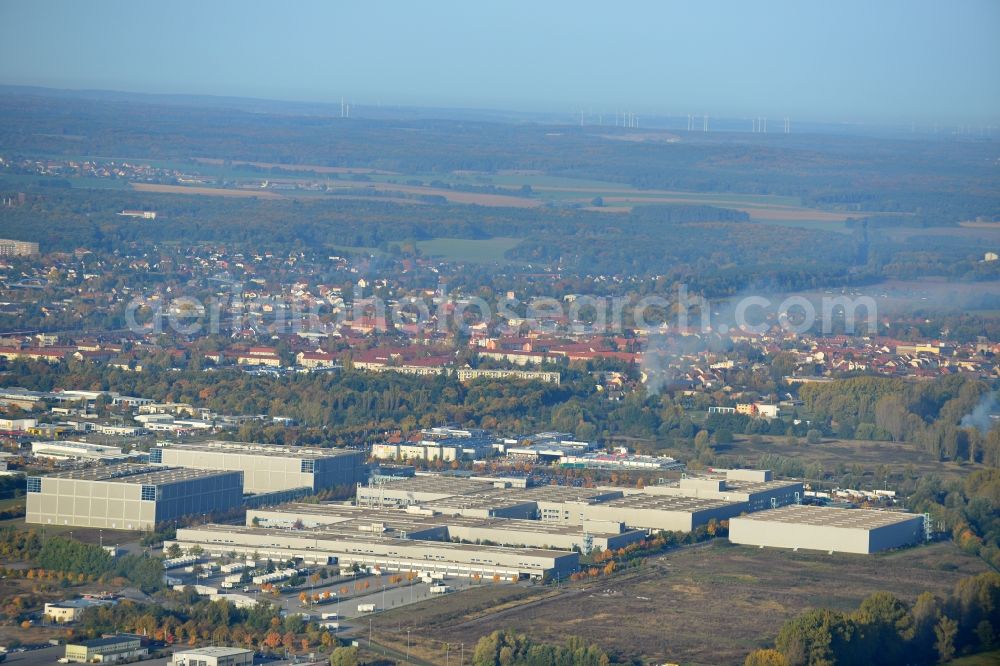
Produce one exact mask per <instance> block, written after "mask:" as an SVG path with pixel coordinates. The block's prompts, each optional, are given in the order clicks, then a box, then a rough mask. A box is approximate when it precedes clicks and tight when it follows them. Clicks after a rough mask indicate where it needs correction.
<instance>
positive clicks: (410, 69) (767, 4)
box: [0, 0, 1000, 124]
mask: <svg viewBox="0 0 1000 666" xmlns="http://www.w3.org/2000/svg"><path fill="white" fill-rule="evenodd" d="M0 83H6V84H18V85H40V86H49V87H59V88H98V89H108V90H125V91H135V92H153V93H194V94H213V95H236V96H247V97H263V98H272V99H290V100H303V101H339V99H340V97H341V95H346V96H347V97H348V98H350V99H353V100H355V102H357V103H363V104H368V103H376V102H381V103H385V104H413V105H421V106H471V107H490V108H502V109H518V110H544V111H574V110H580V109H592V110H594V111H595V112H610V111H612V110H615V109H625V108H628V109H631V110H633V111H635V112H637V113H641V114H649V113H657V114H660V113H669V114H686V113H709V114H711V115H714V116H721V115H730V116H732V115H739V116H755V115H768V116H770V117H772V118H779V117H782V116H786V115H787V116H791V117H793V118H796V119H802V120H829V121H880V122H884V121H890V122H906V123H908V122H911V121H915V122H969V123H993V124H997V123H998V122H1000V2H997V1H996V0H955V1H954V2H944V1H940V2H927V1H925V0H910V1H904V0H866V1H857V0H837V1H829V2H811V1H809V0H796V1H791V2H789V1H784V0H768V1H758V2H723V1H717V0H685V1H684V2H673V1H662V2H632V3H617V2H615V3H613V2H601V3H591V2H586V1H585V0H578V1H576V2H563V1H544V0H536V1H535V2H522V1H520V0H510V1H507V2H499V1H496V2H491V1H487V0H465V1H462V2H452V1H448V2H433V1H426V2H416V1H411V2H378V1H375V0H366V1H364V2H360V1H356V2H355V1H346V0H342V1H337V0H330V1H328V2H311V1H299V2H282V3H278V2H261V1H255V0H243V1H241V2H233V1H228V0H202V1H200V2H190V1H187V0H173V1H171V2H144V1H139V0H130V1H119V0H113V1H102V0H94V1H89V2H83V1H68V0H0Z"/></svg>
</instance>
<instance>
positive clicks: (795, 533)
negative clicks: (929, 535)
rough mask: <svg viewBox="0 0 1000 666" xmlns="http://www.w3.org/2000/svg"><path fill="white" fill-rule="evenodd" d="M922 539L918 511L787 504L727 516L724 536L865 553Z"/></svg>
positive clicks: (763, 543)
mask: <svg viewBox="0 0 1000 666" xmlns="http://www.w3.org/2000/svg"><path fill="white" fill-rule="evenodd" d="M923 539H924V517H923V516H922V515H919V514H912V513H899V512H895V511H868V510H864V509H837V508H829V507H818V506H800V505H792V506H785V507H781V508H780V509H773V510H771V511H761V512H759V513H751V514H749V515H746V516H740V517H739V518H733V519H732V520H730V521H729V540H730V541H732V542H733V543H739V544H745V545H748V546H760V547H764V546H770V547H774V548H792V549H799V548H803V549H806V550H825V551H828V552H839V553H862V554H870V553H877V552H879V551H881V550H887V549H890V548H900V547H903V546H909V545H913V544H917V543H920V542H921V541H923Z"/></svg>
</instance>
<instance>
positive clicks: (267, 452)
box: [149, 442, 365, 493]
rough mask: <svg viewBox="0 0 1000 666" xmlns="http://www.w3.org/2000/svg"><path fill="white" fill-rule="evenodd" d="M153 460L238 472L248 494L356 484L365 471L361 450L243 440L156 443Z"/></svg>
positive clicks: (314, 491)
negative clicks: (270, 443) (200, 442)
mask: <svg viewBox="0 0 1000 666" xmlns="http://www.w3.org/2000/svg"><path fill="white" fill-rule="evenodd" d="M149 461H150V462H152V463H159V464H164V465H170V466H174V467H188V468H191V469H220V470H234V471H240V472H243V491H244V492H246V493H272V492H275V491H280V490H292V489H297V488H308V489H309V490H310V491H311V493H316V492H319V491H320V490H324V489H327V488H335V487H337V486H342V487H343V486H346V487H353V486H355V485H356V484H357V483H358V482H359V481H361V479H362V477H363V476H364V474H365V464H364V463H365V461H364V456H363V454H362V453H361V452H360V451H354V450H351V449H318V448H303V447H295V446H268V445H265V444H247V443H239V442H207V443H204V444H172V445H170V446H157V447H155V448H153V449H151V450H150V452H149Z"/></svg>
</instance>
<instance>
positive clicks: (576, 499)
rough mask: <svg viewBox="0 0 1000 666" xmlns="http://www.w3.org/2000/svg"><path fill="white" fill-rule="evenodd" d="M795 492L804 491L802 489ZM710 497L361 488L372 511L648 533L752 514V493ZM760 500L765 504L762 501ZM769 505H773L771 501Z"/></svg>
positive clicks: (400, 484) (437, 484) (493, 486)
mask: <svg viewBox="0 0 1000 666" xmlns="http://www.w3.org/2000/svg"><path fill="white" fill-rule="evenodd" d="M720 483H721V482H720V481H715V482H714V487H716V488H718V487H719V485H720ZM771 483H773V484H774V490H775V492H778V493H785V492H786V491H787V490H788V489H787V488H785V485H791V486H795V485H796V484H780V482H771ZM764 485H767V484H764ZM779 486H780V488H779ZM797 487H798V488H801V484H797ZM793 490H794V489H793ZM733 492H734V493H735V491H733ZM761 492H764V491H763V490H761ZM706 494H707V495H709V496H708V497H692V496H690V494H682V495H678V496H672V495H662V494H659V493H645V492H642V491H641V490H639V491H631V492H626V490H625V489H622V488H573V487H565V486H539V487H536V488H513V487H507V485H506V484H505V483H504V482H503V481H502V480H497V481H492V482H491V481H485V480H480V481H476V480H470V479H456V478H452V477H446V476H440V475H437V476H415V477H412V478H403V479H399V480H394V481H389V482H387V483H384V484H380V485H378V486H369V487H365V486H360V487H359V488H358V504H359V505H363V506H368V507H419V508H421V509H426V510H429V511H432V512H436V513H440V514H442V515H447V516H464V517H467V518H512V519H517V518H520V519H536V520H539V521H542V522H546V523H554V524H562V525H583V524H584V523H594V522H607V523H623V524H625V525H626V526H628V527H629V528H632V529H642V530H646V531H649V532H655V531H659V530H670V531H681V532H688V531H690V530H692V529H694V528H695V527H698V526H700V525H705V524H707V523H708V522H709V521H711V520H712V519H715V520H725V519H727V518H731V517H732V516H737V515H739V514H741V513H746V512H747V511H749V510H750V506H749V503H748V502H747V501H746V499H743V498H745V497H748V496H749V495H748V493H742V494H738V495H735V496H733V497H732V498H729V499H726V498H723V497H720V496H716V495H714V494H711V493H708V492H706ZM789 496H791V493H789ZM759 501H761V502H763V501H764V500H763V496H761V498H759ZM767 503H768V504H769V503H770V500H769V499H768V501H767Z"/></svg>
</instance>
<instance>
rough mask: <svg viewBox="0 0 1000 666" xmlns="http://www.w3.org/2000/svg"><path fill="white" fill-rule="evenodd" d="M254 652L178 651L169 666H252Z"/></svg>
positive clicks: (234, 649)
mask: <svg viewBox="0 0 1000 666" xmlns="http://www.w3.org/2000/svg"><path fill="white" fill-rule="evenodd" d="M252 664H253V650H246V649H244V648H237V647H200V648H191V649H189V650H178V651H176V652H174V654H173V657H172V658H171V660H170V661H169V662H168V666H251V665H252Z"/></svg>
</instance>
